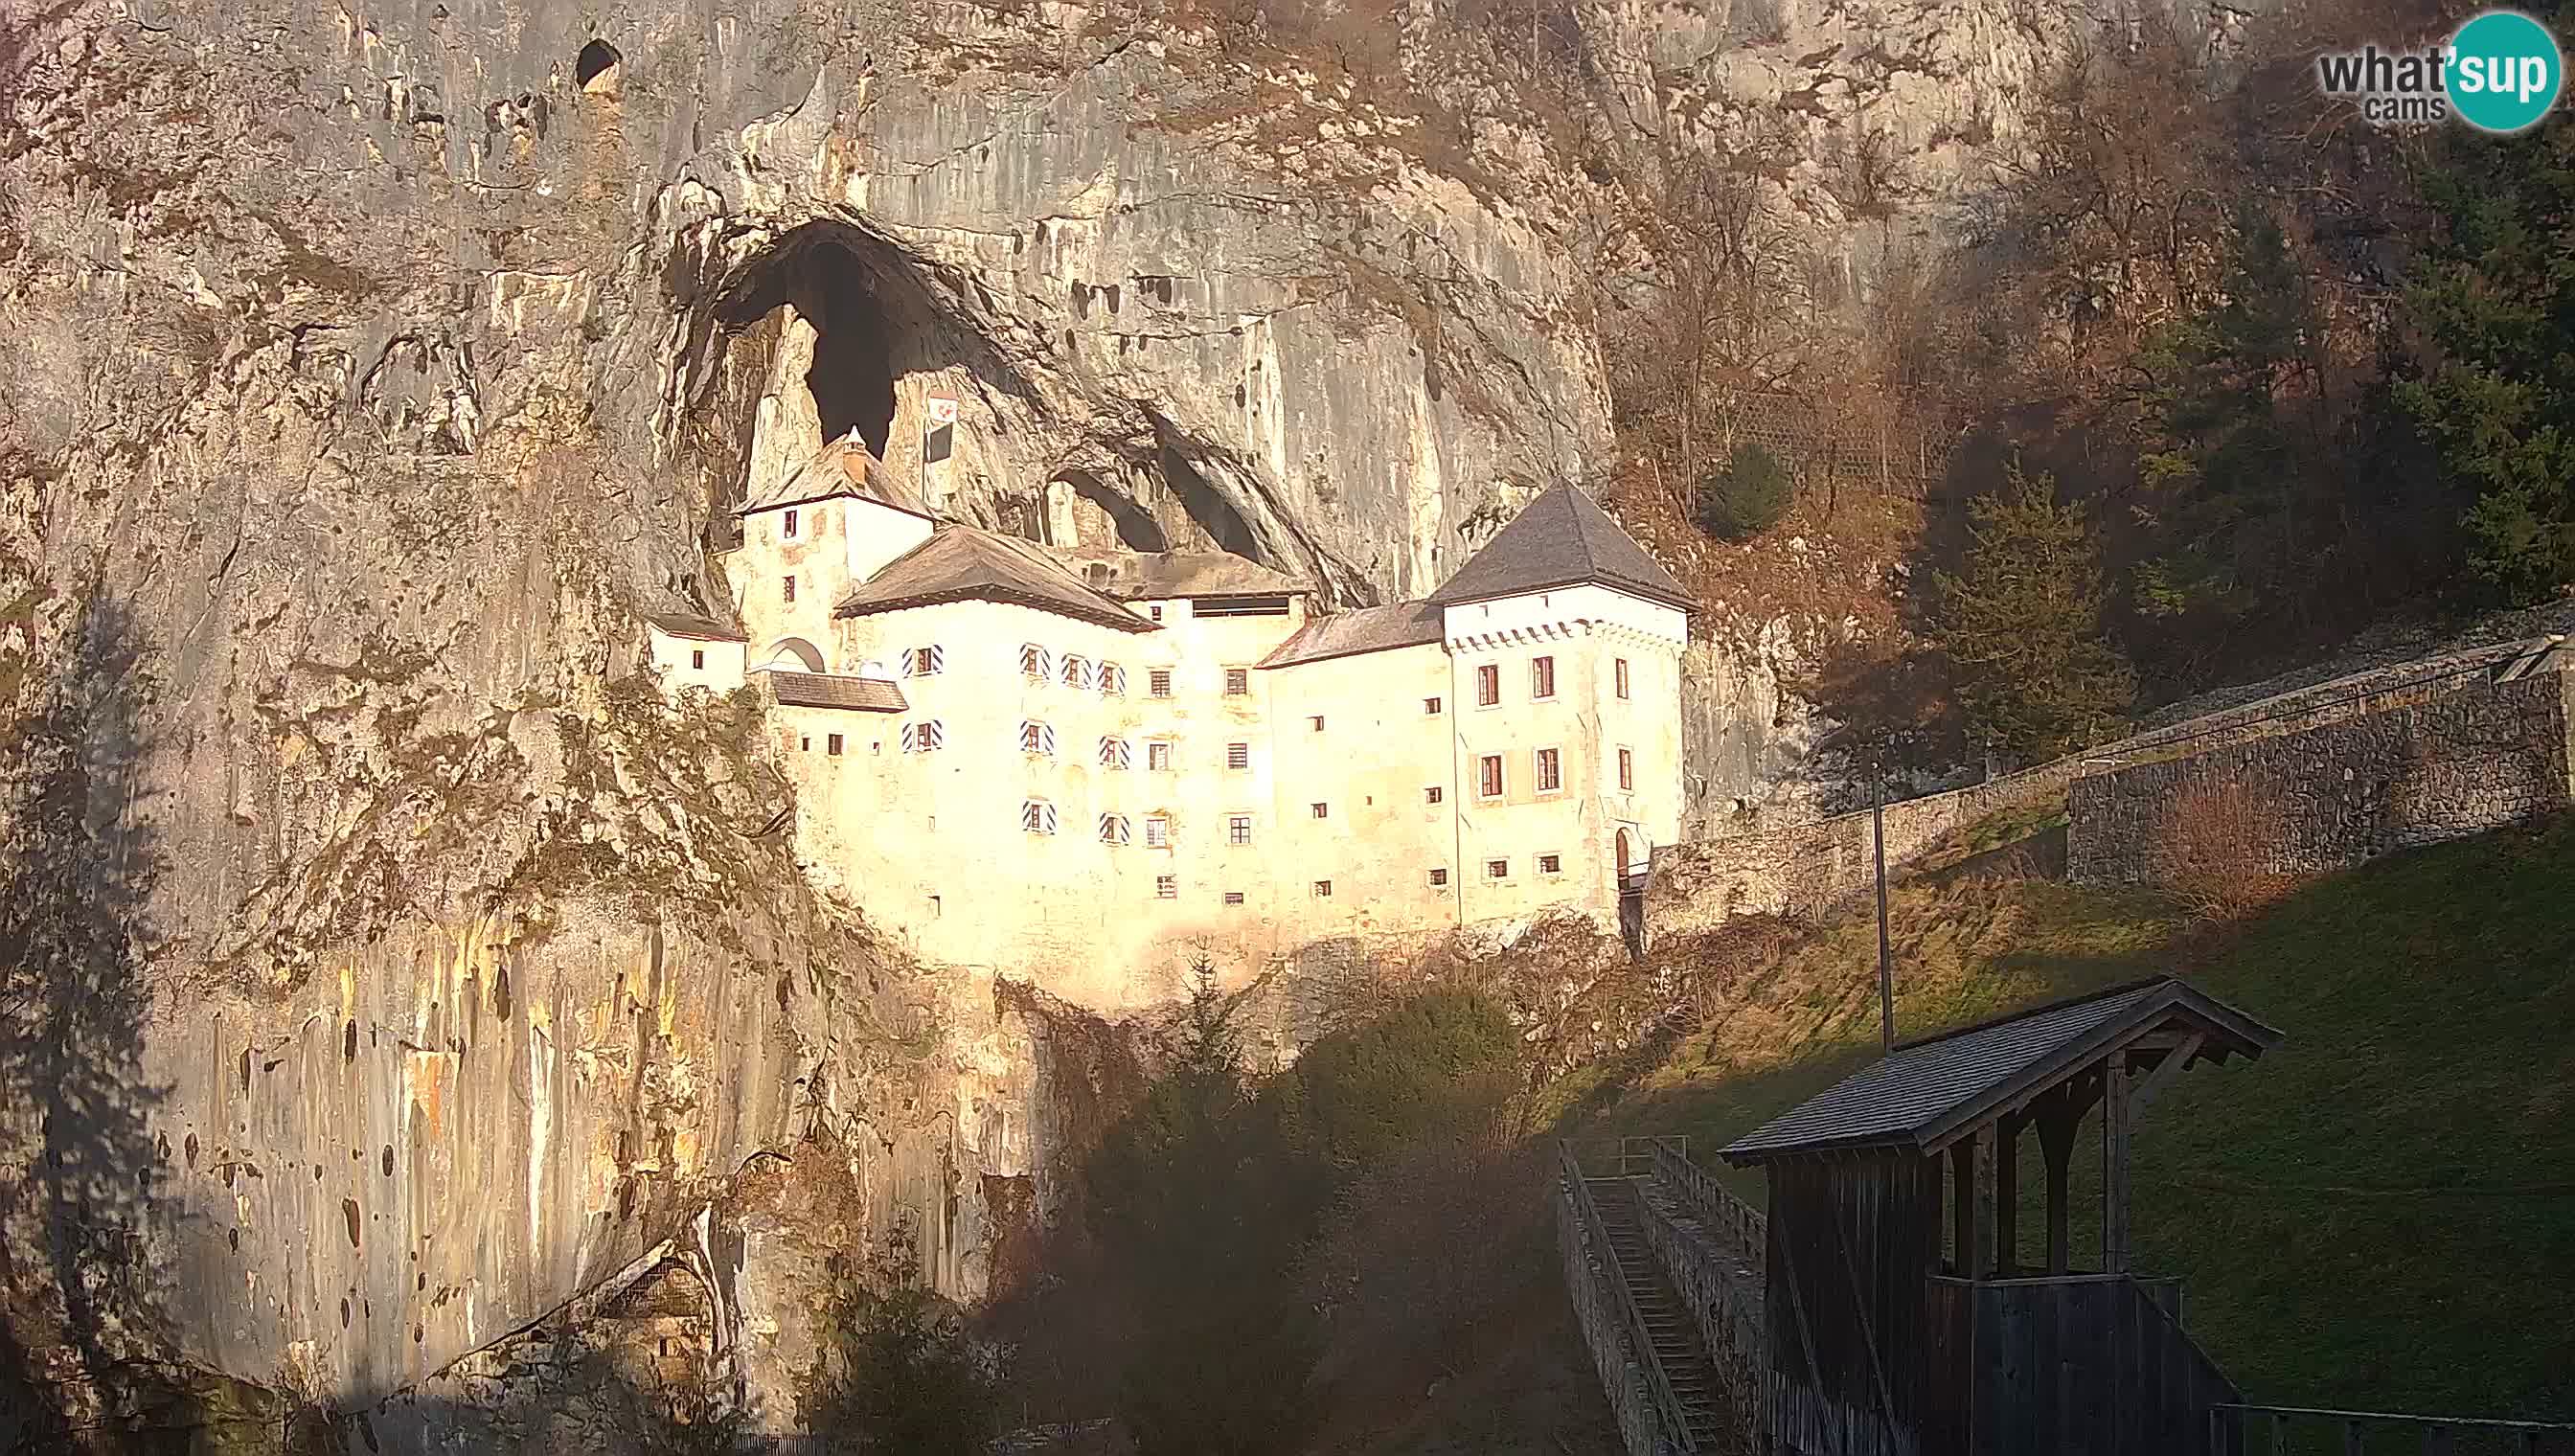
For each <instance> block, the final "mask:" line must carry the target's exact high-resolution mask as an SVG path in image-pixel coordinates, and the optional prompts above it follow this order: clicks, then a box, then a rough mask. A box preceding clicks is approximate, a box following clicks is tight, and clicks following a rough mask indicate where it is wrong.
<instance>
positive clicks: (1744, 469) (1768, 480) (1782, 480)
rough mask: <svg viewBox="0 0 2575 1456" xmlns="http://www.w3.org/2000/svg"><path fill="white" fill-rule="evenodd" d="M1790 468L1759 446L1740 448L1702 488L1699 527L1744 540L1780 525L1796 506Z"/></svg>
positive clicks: (1724, 536) (1700, 490) (1711, 532)
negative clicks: (1789, 510) (1789, 477)
mask: <svg viewBox="0 0 2575 1456" xmlns="http://www.w3.org/2000/svg"><path fill="white" fill-rule="evenodd" d="M1796 499H1797V492H1796V488H1795V487H1794V486H1793V485H1792V484H1791V483H1790V482H1789V480H1788V469H1787V467H1785V466H1783V465H1781V464H1780V463H1779V459H1778V457H1777V456H1774V455H1772V454H1771V453H1770V452H1769V451H1767V450H1764V449H1762V448H1761V447H1760V446H1758V445H1738V446H1736V447H1734V453H1733V454H1732V455H1730V456H1728V457H1727V458H1726V461H1725V464H1724V465H1723V466H1722V467H1720V468H1719V469H1717V470H1714V471H1711V472H1709V473H1708V476H1707V478H1706V479H1705V480H1702V481H1701V482H1699V488H1698V524H1699V525H1700V526H1701V527H1702V528H1704V529H1705V530H1706V531H1707V532H1708V533H1709V534H1710V535H1713V536H1718V537H1722V538H1724V539H1725V540H1727V541H1742V540H1744V539H1746V538H1748V537H1754V536H1758V535H1760V534H1761V533H1762V532H1765V531H1767V530H1769V529H1770V528H1771V527H1773V526H1776V525H1778V524H1779V523H1780V522H1781V521H1782V520H1784V519H1785V518H1786V517H1787V515H1788V508H1789V507H1790V506H1791V505H1793V504H1795V502H1796Z"/></svg>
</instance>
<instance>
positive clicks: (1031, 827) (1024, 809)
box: [1020, 798, 1055, 834]
mask: <svg viewBox="0 0 2575 1456" xmlns="http://www.w3.org/2000/svg"><path fill="white" fill-rule="evenodd" d="M1020 827H1021V828H1023V829H1026V830H1028V831H1029V832H1030V833H1032V834H1052V833H1054V832H1055V805H1054V804H1051V803H1049V802H1047V801H1046V800H1045V799H1043V798H1028V799H1022V800H1021V801H1020Z"/></svg>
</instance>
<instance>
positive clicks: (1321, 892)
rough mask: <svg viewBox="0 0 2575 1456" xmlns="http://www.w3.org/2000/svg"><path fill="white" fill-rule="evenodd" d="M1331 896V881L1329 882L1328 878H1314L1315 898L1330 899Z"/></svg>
mask: <svg viewBox="0 0 2575 1456" xmlns="http://www.w3.org/2000/svg"><path fill="white" fill-rule="evenodd" d="M1331 897H1332V882H1331V881H1330V880H1328V879H1318V880H1315V881H1314V898H1316V899H1318V900H1327V899H1330V898H1331Z"/></svg>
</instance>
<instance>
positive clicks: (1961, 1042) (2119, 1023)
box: [1718, 975, 2280, 1166]
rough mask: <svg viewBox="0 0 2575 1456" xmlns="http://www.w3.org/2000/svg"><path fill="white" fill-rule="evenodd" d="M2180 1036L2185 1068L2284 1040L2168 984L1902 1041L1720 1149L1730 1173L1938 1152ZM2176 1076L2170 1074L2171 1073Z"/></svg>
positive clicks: (2139, 985) (2180, 985) (2211, 1000)
mask: <svg viewBox="0 0 2575 1456" xmlns="http://www.w3.org/2000/svg"><path fill="white" fill-rule="evenodd" d="M2173 1033H2178V1035H2179V1037H2180V1039H2179V1040H2175V1041H2173V1042H2172V1045H2173V1047H2174V1048H2175V1049H2181V1048H2185V1047H2186V1048H2188V1052H2189V1055H2188V1059H2187V1060H2186V1061H2185V1062H2184V1063H2183V1064H2184V1065H2188V1064H2190V1063H2192V1062H2198V1061H2219V1062H2222V1061H2224V1060H2226V1058H2227V1057H2229V1056H2232V1055H2236V1054H2239V1053H2240V1054H2242V1055H2244V1056H2246V1057H2258V1056H2260V1055H2261V1054H2262V1052H2263V1051H2264V1050H2265V1049H2267V1048H2269V1047H2271V1046H2275V1045H2277V1044H2278V1043H2279V1040H2280V1033H2279V1032H2277V1031H2275V1030H2273V1029H2271V1028H2270V1027H2268V1026H2265V1025H2263V1024H2262V1023H2261V1022H2259V1021H2256V1020H2254V1019H2253V1018H2252V1017H2250V1016H2247V1015H2245V1014H2244V1013H2243V1012H2241V1011H2238V1010H2236V1009H2235V1008H2234V1007H2232V1006H2229V1005H2227V1004H2226V1003H2225V1002H2223V1001H2220V1000H2218V999H2216V998H2215V997H2213V996H2210V995H2208V994H2206V993H2204V992H2202V991H2200V990H2198V989H2196V988H2194V987H2192V986H2191V985H2189V984H2188V983H2186V982H2184V981H2182V980H2180V979H2177V978H2176V977H2173V976H2168V975H2166V976H2157V977H2154V978H2153V979H2150V980H2141V981H2132V982H2130V983H2128V984H2126V985H2118V986H2112V987H2110V988H2109V989H2107V990H2100V991H2094V992H2092V993H2090V994H2088V995H2083V996H2076V997H2073V998H2072V999H2069V1000H2061V1001H2053V1002H2050V1003H2048V1004H2046V1005H2042V1006H2033V1007H2030V1008H2029V1009H2027V1010H2024V1011H2017V1012H2014V1013H2013V1014H2011V1015H2008V1016H2004V1017H2000V1018H1998V1019H1996V1020H1991V1021H1986V1022H1982V1023H1980V1024H1977V1025H1974V1026H1967V1027H1962V1028H1960V1029H1958V1030H1955V1031H1949V1032H1944V1033H1942V1034H1940V1035H1937V1036H1926V1037H1922V1038H1920V1039H1918V1040H1914V1041H1907V1042H1900V1043H1898V1044H1897V1045H1896V1048H1895V1049H1894V1050H1893V1051H1891V1052H1889V1053H1888V1054H1887V1055H1886V1056H1885V1057H1884V1058H1883V1059H1881V1060H1880V1061H1878V1062H1877V1063H1876V1064H1875V1065H1873V1066H1869V1067H1866V1068H1863V1069H1862V1070H1860V1071H1858V1072H1855V1073H1853V1074H1852V1075H1850V1076H1848V1077H1845V1078H1843V1079H1842V1080H1841V1081H1840V1082H1839V1083H1837V1084H1835V1085H1834V1086H1833V1087H1831V1088H1830V1089H1829V1090H1827V1091H1825V1092H1823V1093H1821V1094H1820V1095H1818V1096H1815V1097H1813V1098H1810V1099H1808V1100H1807V1101H1805V1102H1803V1103H1801V1104H1799V1105H1798V1106H1796V1107H1794V1108H1791V1109H1790V1110H1789V1111H1787V1112H1785V1113H1782V1114H1781V1115H1779V1116H1778V1117H1775V1118H1772V1119H1771V1120H1770V1121H1769V1122H1767V1123H1764V1124H1763V1125H1762V1126H1760V1127H1758V1128H1755V1129H1754V1130H1752V1131H1751V1132H1749V1133H1746V1134H1744V1135H1743V1136H1742V1137H1739V1138H1736V1139H1735V1140H1734V1141H1733V1142H1731V1143H1729V1144H1727V1145H1726V1146H1724V1147H1722V1148H1720V1149H1718V1155H1719V1156H1721V1157H1723V1158H1724V1159H1725V1160H1726V1161H1727V1162H1730V1163H1733V1164H1735V1165H1737V1166H1743V1165H1746V1164H1751V1163H1761V1162H1768V1161H1771V1160H1774V1159H1777V1158H1783V1157H1794V1156H1799V1155H1813V1154H1823V1153H1847V1152H1859V1151H1871V1150H1902V1151H1906V1152H1916V1153H1932V1152H1938V1151H1940V1150H1942V1149H1943V1148H1945V1147H1947V1146H1948V1145H1949V1144H1950V1143H1952V1142H1954V1141H1956V1140H1957V1139H1958V1138H1959V1137H1961V1136H1964V1135H1966V1134H1967V1133H1969V1132H1972V1131H1974V1130H1975V1129H1976V1128H1977V1127H1979V1126H1981V1125H1983V1124H1984V1123H1986V1122H1989V1121H1993V1120H1995V1119H1997V1118H1999V1117H2000V1116H2002V1115H2003V1114H2004V1113H2005V1112H2007V1111H2009V1110H2011V1109H2013V1108H2015V1107H2018V1106H2021V1105H2023V1104H2025V1103H2027V1102H2028V1101H2029V1100H2030V1099H2031V1098H2033V1097H2035V1096H2036V1095H2038V1094H2039V1093H2040V1092H2043V1091H2045V1090H2047V1089H2048V1088H2050V1087H2052V1086H2055V1085H2056V1084H2058V1083H2060V1082H2063V1081H2066V1080H2068V1079H2070V1078H2072V1077H2075V1076H2077V1075H2079V1074H2081V1073H2082V1072H2083V1071H2084V1069H2085V1068H2087V1067H2089V1066H2092V1065H2093V1064H2095V1063H2098V1062H2099V1061H2100V1060H2101V1059H2102V1058H2103V1057H2105V1056H2108V1055H2109V1054H2111V1053H2112V1052H2113V1051H2115V1050H2117V1049H2119V1048H2120V1047H2122V1046H2128V1045H2132V1044H2136V1043H2139V1042H2145V1041H2147V1040H2148V1039H2149V1038H2154V1037H2158V1036H2169V1035H2170V1034H2173ZM2175 1069H2176V1070H2178V1068H2175Z"/></svg>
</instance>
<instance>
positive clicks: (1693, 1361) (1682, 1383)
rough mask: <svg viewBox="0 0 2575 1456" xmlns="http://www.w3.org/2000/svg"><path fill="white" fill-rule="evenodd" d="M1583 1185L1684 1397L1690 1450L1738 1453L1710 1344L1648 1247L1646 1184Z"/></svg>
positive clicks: (1668, 1375) (1610, 1181)
mask: <svg viewBox="0 0 2575 1456" xmlns="http://www.w3.org/2000/svg"><path fill="white" fill-rule="evenodd" d="M1584 1181H1585V1182H1587V1183H1589V1184H1590V1185H1591V1191H1592V1197H1593V1200H1594V1201H1595V1202H1596V1203H1597V1204H1598V1205H1599V1208H1600V1221H1601V1223H1602V1224H1603V1225H1604V1226H1606V1228H1607V1229H1608V1233H1609V1249H1610V1252H1611V1253H1612V1254H1613V1255H1614V1256H1615V1257H1616V1258H1617V1260H1618V1277H1619V1278H1620V1279H1621V1280H1622V1281H1624V1282H1625V1284H1626V1286H1627V1293H1628V1294H1629V1295H1630V1296H1631V1297H1633V1298H1634V1299H1635V1301H1636V1309H1637V1312H1638V1313H1640V1314H1642V1315H1643V1316H1644V1320H1645V1333H1646V1335H1647V1337H1648V1338H1649V1339H1650V1340H1651V1341H1652V1344H1653V1350H1652V1354H1653V1358H1654V1363H1655V1364H1657V1365H1659V1366H1661V1367H1662V1371H1663V1378H1664V1379H1665V1380H1667V1381H1669V1382H1670V1383H1671V1387H1672V1394H1674V1395H1675V1396H1677V1397H1679V1399H1680V1403H1681V1410H1682V1413H1683V1414H1684V1415H1685V1416H1686V1417H1687V1418H1688V1421H1689V1434H1690V1445H1691V1449H1693V1450H1695V1451H1701V1452H1721V1451H1732V1450H1735V1449H1736V1448H1737V1444H1738V1437H1737V1427H1736V1425H1735V1423H1734V1421H1733V1419H1732V1417H1731V1415H1730V1414H1729V1412H1728V1410H1727V1406H1726V1400H1725V1395H1724V1393H1723V1389H1722V1387H1721V1386H1720V1385H1719V1384H1718V1383H1717V1373H1716V1366H1715V1365H1714V1364H1713V1363H1712V1362H1711V1361H1710V1360H1709V1358H1708V1352H1707V1345H1706V1343H1705V1341H1704V1340H1703V1339H1702V1338H1701V1337H1700V1335H1699V1331H1698V1326H1697V1325H1696V1324H1695V1323H1693V1322H1692V1321H1691V1319H1690V1316H1689V1311H1688V1309H1687V1308H1685V1307H1684V1306H1683V1305H1682V1304H1681V1301H1680V1300H1679V1299H1678V1298H1677V1297H1676V1296H1675V1295H1674V1294H1673V1292H1672V1287H1671V1285H1670V1283H1669V1282H1668V1281H1667V1280H1666V1279H1665V1278H1664V1277H1663V1271H1662V1267H1661V1265H1660V1264H1659V1262H1657V1261H1656V1259H1655V1258H1654V1251H1653V1250H1652V1249H1651V1248H1649V1247H1648V1246H1647V1245H1646V1243H1645V1230H1644V1225H1643V1223H1642V1221H1641V1215H1640V1214H1639V1213H1638V1212H1637V1208H1636V1200H1637V1199H1639V1198H1641V1197H1643V1196H1644V1191H1643V1189H1642V1187H1641V1186H1640V1184H1641V1182H1642V1180H1641V1179H1636V1178H1589V1179H1585V1180H1584Z"/></svg>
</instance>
